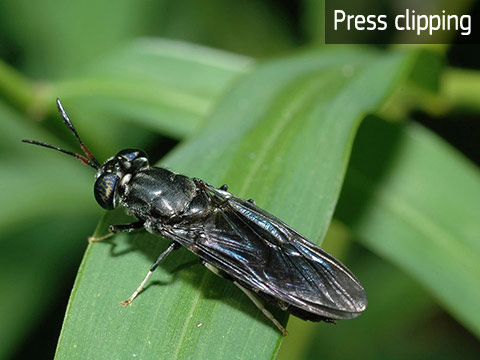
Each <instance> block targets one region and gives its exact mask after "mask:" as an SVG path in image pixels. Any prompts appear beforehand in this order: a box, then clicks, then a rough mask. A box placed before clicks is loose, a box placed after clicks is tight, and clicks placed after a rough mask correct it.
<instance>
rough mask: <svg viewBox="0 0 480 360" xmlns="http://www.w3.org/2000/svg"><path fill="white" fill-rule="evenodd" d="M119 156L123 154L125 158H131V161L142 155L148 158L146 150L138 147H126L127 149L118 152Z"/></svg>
mask: <svg viewBox="0 0 480 360" xmlns="http://www.w3.org/2000/svg"><path fill="white" fill-rule="evenodd" d="M117 156H121V157H123V158H124V159H126V160H129V161H133V160H135V159H138V158H141V157H144V158H147V154H146V153H145V152H144V151H142V150H138V149H125V150H122V151H120V152H119V153H118V154H117Z"/></svg>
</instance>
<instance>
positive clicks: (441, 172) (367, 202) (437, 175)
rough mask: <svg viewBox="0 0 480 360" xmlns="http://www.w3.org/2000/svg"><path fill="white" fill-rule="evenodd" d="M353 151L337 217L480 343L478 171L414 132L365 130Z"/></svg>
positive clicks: (376, 126)
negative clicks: (430, 295)
mask: <svg viewBox="0 0 480 360" xmlns="http://www.w3.org/2000/svg"><path fill="white" fill-rule="evenodd" d="M354 149H355V151H354V152H353V156H352V161H351V165H350V167H349V170H348V175H347V177H346V181H345V186H344V190H343V192H342V196H341V200H340V202H339V205H338V207H337V212H336V216H338V218H339V219H340V220H341V221H343V222H344V223H345V224H347V225H348V226H349V227H351V228H352V229H353V231H354V233H355V234H357V235H358V236H359V237H360V239H361V242H362V244H365V245H366V246H367V247H369V248H370V249H372V251H374V252H376V253H377V254H378V255H380V256H382V257H385V258H386V259H388V260H390V261H392V262H393V263H395V264H397V265H398V266H400V267H401V268H402V269H404V271H406V272H407V273H409V274H410V275H412V276H413V277H415V278H416V279H418V280H419V281H420V282H421V283H423V285H424V286H425V287H426V288H428V289H430V290H431V291H432V293H433V294H435V296H436V297H437V298H438V299H439V301H440V302H441V303H442V304H443V305H444V306H445V308H446V309H447V310H448V311H450V312H451V313H452V314H453V315H454V316H455V317H456V318H457V319H458V320H459V321H461V322H462V323H463V324H464V325H465V326H466V327H468V328H469V329H470V330H471V331H472V332H473V333H475V334H477V336H480V312H479V304H480V288H479V287H478V281H479V279H480V262H479V259H480V243H479V241H478V235H479V234H480V224H479V222H478V214H479V213H480V181H479V180H480V176H479V172H478V169H476V168H474V166H473V165H472V164H471V163H469V162H468V161H466V160H465V159H464V158H463V157H462V156H461V155H459V154H458V153H457V152H456V151H454V150H453V149H452V148H450V146H448V145H447V144H445V143H444V142H442V141H441V140H440V139H438V138H437V137H436V136H434V135H433V134H431V133H430V132H429V131H427V130H426V129H424V128H422V127H421V126H419V125H415V124H408V125H406V126H399V125H396V126H395V125H391V124H388V123H385V122H382V121H378V120H377V121H374V120H372V121H369V122H365V124H364V126H363V128H362V131H360V133H359V136H358V140H357V142H356V144H355V148H354ZM405 296H408V294H405Z"/></svg>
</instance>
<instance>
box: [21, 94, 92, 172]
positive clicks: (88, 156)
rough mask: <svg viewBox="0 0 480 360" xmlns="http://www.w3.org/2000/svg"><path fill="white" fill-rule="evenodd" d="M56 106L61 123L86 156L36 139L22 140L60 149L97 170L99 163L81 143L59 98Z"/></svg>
mask: <svg viewBox="0 0 480 360" xmlns="http://www.w3.org/2000/svg"><path fill="white" fill-rule="evenodd" d="M57 108H58V111H59V113H60V115H62V119H63V123H64V124H65V125H66V126H67V127H68V129H69V130H70V132H71V133H72V134H73V135H74V136H75V138H76V139H77V142H78V143H79V144H80V147H81V148H82V150H83V153H84V154H85V155H86V157H85V156H83V155H80V154H77V153H74V152H72V151H68V150H64V149H62V148H59V147H58V146H54V145H51V144H47V143H44V142H41V141H37V140H22V142H24V143H27V144H33V145H38V146H43V147H46V148H49V149H53V150H57V151H60V152H62V153H64V154H67V155H70V156H73V157H74V158H75V159H77V160H79V161H80V162H81V163H82V164H85V165H89V166H91V167H93V168H94V169H96V170H98V169H99V168H100V163H99V162H98V160H97V159H96V158H95V156H93V154H92V152H91V151H90V150H89V149H88V148H87V147H86V146H85V144H84V143H83V141H82V139H81V138H80V136H79V135H78V133H77V130H75V127H74V126H73V124H72V121H71V120H70V118H69V117H68V114H67V112H66V111H65V109H64V108H63V105H62V103H61V102H60V99H57Z"/></svg>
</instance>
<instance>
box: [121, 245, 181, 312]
mask: <svg viewBox="0 0 480 360" xmlns="http://www.w3.org/2000/svg"><path fill="white" fill-rule="evenodd" d="M179 247H180V244H178V243H176V242H172V243H171V244H170V245H169V246H168V248H167V249H166V250H165V251H164V252H162V253H161V254H160V255H159V256H158V258H157V260H155V262H154V263H153V264H152V266H150V270H149V271H148V273H147V275H146V276H145V278H144V279H143V281H142V282H141V283H140V286H139V287H138V288H137V289H136V290H135V291H134V292H133V294H132V295H131V296H130V297H129V298H128V299H127V300H125V301H122V302H121V303H120V304H121V305H122V306H127V305H129V304H131V303H132V301H133V300H134V299H135V298H136V297H137V295H138V294H140V292H141V291H142V290H143V289H144V287H145V284H146V283H147V281H148V279H150V276H152V274H153V272H154V271H155V269H156V268H157V267H158V265H159V264H160V263H161V262H162V261H163V260H164V259H165V258H166V257H167V256H168V254H170V253H171V252H172V251H173V250H176V249H178V248H179Z"/></svg>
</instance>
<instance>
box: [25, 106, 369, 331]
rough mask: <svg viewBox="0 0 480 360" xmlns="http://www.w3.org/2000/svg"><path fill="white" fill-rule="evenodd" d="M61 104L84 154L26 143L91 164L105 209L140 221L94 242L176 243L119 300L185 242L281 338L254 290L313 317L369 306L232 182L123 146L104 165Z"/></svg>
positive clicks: (351, 282) (352, 313)
mask: <svg viewBox="0 0 480 360" xmlns="http://www.w3.org/2000/svg"><path fill="white" fill-rule="evenodd" d="M57 107H58V110H59V112H60V114H61V116H62V118H63V122H64V123H65V125H66V126H67V127H68V128H69V129H70V131H71V132H72V133H73V135H74V136H75V137H76V139H77V142H78V143H79V145H80V147H81V148H82V151H83V152H84V154H85V156H83V155H79V154H76V153H74V152H71V151H68V150H64V149H61V148H59V147H57V146H54V145H50V144H46V143H43V142H40V141H36V140H23V141H24V142H26V143H30V144H34V145H40V146H44V147H47V148H51V149H54V150H57V151H61V152H63V153H65V154H68V155H70V156H73V157H74V158H76V159H77V160H79V161H80V162H82V163H83V164H86V165H89V166H91V167H92V168H94V169H95V170H96V171H97V173H96V175H95V186H94V195H95V199H96V200H97V202H98V204H99V205H100V206H101V207H102V208H104V209H107V210H112V209H114V208H116V207H117V206H123V207H124V208H125V209H126V210H127V212H129V213H130V214H131V215H133V216H134V217H135V218H136V219H137V221H135V222H133V223H131V224H124V225H111V226H110V228H109V229H110V233H109V234H108V235H106V236H104V237H101V238H94V239H93V241H99V240H102V239H104V238H106V237H108V236H110V235H113V234H114V233H116V232H119V231H125V232H131V231H134V230H137V229H145V230H147V231H148V232H150V233H152V234H156V235H161V236H163V237H165V238H167V239H168V240H171V243H170V245H169V246H168V248H167V249H166V250H165V251H164V252H163V253H161V254H160V256H159V257H158V258H157V260H156V261H155V262H154V263H153V265H152V266H151V267H150V270H149V271H148V273H147V275H146V276H145V278H144V280H143V281H142V282H141V284H140V286H139V287H138V288H137V289H136V290H135V292H134V293H133V294H132V295H131V296H130V297H129V298H128V299H127V300H126V301H124V302H122V305H124V306H126V305H128V304H130V303H131V302H132V301H133V300H134V299H135V297H136V296H137V295H138V294H139V293H140V292H141V291H142V290H143V288H144V286H145V284H146V282H147V281H148V279H149V278H150V276H151V275H152V272H153V271H154V270H155V269H156V268H157V266H158V265H159V264H160V263H161V262H162V260H164V259H165V258H166V257H167V256H168V255H169V254H170V253H171V252H172V251H173V250H175V249H178V248H180V247H181V246H183V247H185V248H187V249H188V250H190V251H191V252H193V253H194V254H195V255H197V256H198V257H199V258H200V260H201V262H202V263H203V265H205V266H206V267H207V268H208V269H209V270H211V271H213V272H214V273H216V274H217V275H220V276H222V277H224V278H226V279H228V280H231V281H233V283H234V284H235V285H236V286H237V287H238V288H240V289H241V290H242V291H243V292H244V293H245V294H246V295H247V296H248V297H249V298H250V299H251V300H252V301H253V302H254V303H255V305H256V306H257V307H258V308H259V309H260V310H261V311H262V312H263V313H264V314H265V315H266V316H267V317H268V318H269V319H270V320H271V321H272V322H273V323H274V324H275V325H276V326H277V327H278V329H279V330H280V331H281V332H282V333H283V334H284V335H286V330H285V329H284V328H283V326H282V325H281V324H280V323H279V322H278V321H277V320H276V319H275V318H274V317H273V315H272V314H271V313H270V312H269V311H268V310H267V309H265V308H264V306H263V305H262V303H261V302H260V301H259V300H258V299H257V298H256V297H255V295H257V296H258V297H260V298H262V299H263V300H264V301H266V302H268V303H270V304H272V305H274V306H277V307H279V308H280V309H282V310H285V311H288V312H290V313H291V314H293V315H295V316H297V317H299V318H301V319H304V320H311V321H326V322H333V321H334V320H337V319H350V318H354V317H356V316H358V315H359V314H360V313H361V312H362V311H364V310H365V308H366V306H367V297H366V294H365V290H364V289H363V287H362V285H361V284H360V282H359V281H358V280H357V278H356V277H355V276H354V275H353V274H352V273H351V272H350V270H348V269H347V268H346V267H345V266H344V265H343V264H342V263H341V262H340V261H338V260H336V259H335V258H334V257H332V256H331V255H329V254H328V253H326V252H325V251H323V250H322V249H320V248H319V247H317V246H316V245H314V244H313V243H311V242H310V241H308V240H307V239H306V238H305V237H303V236H302V235H300V234H299V233H298V232H296V231H295V230H293V229H292V228H291V227H289V226H288V225H287V224H285V223H284V222H282V221H281V220H279V219H277V218H276V217H275V216H273V215H271V214H269V213H268V212H266V211H265V210H263V209H261V208H260V207H258V206H256V205H255V203H254V201H253V200H244V199H241V198H239V197H237V196H235V195H233V194H231V193H230V192H228V191H227V190H228V187H227V185H223V186H221V187H220V188H215V187H213V186H211V185H209V184H207V183H205V182H204V181H202V180H200V179H196V178H189V177H186V176H184V175H180V174H176V173H174V172H172V171H170V170H167V169H165V168H161V167H156V166H150V165H149V163H148V157H147V154H145V153H144V152H143V151H142V150H136V149H125V150H122V151H120V152H119V153H118V154H117V155H115V156H113V157H111V158H109V159H107V161H106V162H105V163H104V164H103V165H100V163H99V162H98V160H97V159H96V158H95V157H94V156H93V155H92V153H91V152H90V150H89V149H88V148H87V147H86V146H85V144H84V143H83V141H82V140H81V139H80V136H79V135H78V133H77V132H76V130H75V128H74V126H73V124H72V122H71V121H70V119H69V117H68V115H67V113H66V112H65V110H64V108H63V106H62V104H61V102H60V100H58V99H57ZM254 294H255V295H254Z"/></svg>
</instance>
